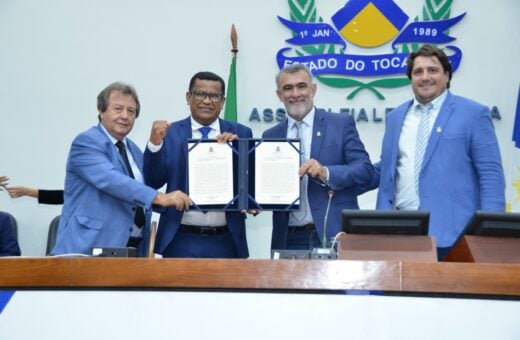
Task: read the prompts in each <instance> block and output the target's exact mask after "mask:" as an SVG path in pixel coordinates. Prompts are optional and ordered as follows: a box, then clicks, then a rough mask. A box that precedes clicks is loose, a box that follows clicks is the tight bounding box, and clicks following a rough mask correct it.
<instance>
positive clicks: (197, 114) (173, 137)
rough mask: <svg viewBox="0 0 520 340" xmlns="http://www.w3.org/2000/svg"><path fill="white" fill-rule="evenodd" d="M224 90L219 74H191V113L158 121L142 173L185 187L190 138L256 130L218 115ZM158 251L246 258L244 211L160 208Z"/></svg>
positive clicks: (153, 181) (222, 137) (153, 182)
mask: <svg viewBox="0 0 520 340" xmlns="http://www.w3.org/2000/svg"><path fill="white" fill-rule="evenodd" d="M224 93H225V84H224V81H223V80H222V78H221V77H219V76H218V75H216V74H214V73H212V72H199V73H197V74H195V75H194V76H193V77H192V78H191V80H190V84H189V88H188V92H187V93H186V101H187V103H188V105H189V106H190V110H191V116H189V117H187V118H185V119H182V120H180V121H177V122H174V123H169V122H167V121H164V120H161V121H156V122H154V124H153V127H152V131H151V135H150V141H149V142H148V146H147V148H146V151H145V154H144V178H145V182H146V183H147V184H148V185H150V186H152V187H154V188H160V187H162V186H163V185H164V184H166V185H167V188H166V190H167V191H168V192H169V191H175V190H180V191H183V192H186V191H187V176H186V158H187V139H189V138H210V139H214V138H217V139H218V140H219V141H220V142H225V141H231V140H234V139H236V138H237V137H238V138H251V137H252V136H253V133H252V131H251V129H249V128H248V127H246V126H244V125H241V124H238V123H233V122H228V121H225V120H222V119H219V118H218V116H219V114H220V111H221V110H222V108H223V107H224V102H225V100H226V99H225V97H224ZM208 131H209V132H208ZM208 171H211V169H208ZM155 251H156V253H159V254H162V255H163V257H197V258H247V257H248V256H249V252H248V248H247V241H246V232H245V215H243V214H241V213H239V212H222V211H209V212H202V211H197V210H195V209H192V210H189V211H185V212H183V211H177V210H175V209H166V210H165V211H164V212H162V213H161V218H160V221H159V228H158V231H157V239H156V243H155Z"/></svg>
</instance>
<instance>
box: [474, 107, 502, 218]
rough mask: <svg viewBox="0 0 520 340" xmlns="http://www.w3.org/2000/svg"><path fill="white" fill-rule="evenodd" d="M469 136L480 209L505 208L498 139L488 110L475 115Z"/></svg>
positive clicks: (498, 209) (499, 209) (485, 109)
mask: <svg viewBox="0 0 520 340" xmlns="http://www.w3.org/2000/svg"><path fill="white" fill-rule="evenodd" d="M471 135H472V138H471V150H470V152H471V158H472V159H473V164H474V166H475V169H476V171H477V173H478V177H479V179H480V180H479V187H480V188H479V189H480V200H481V209H482V210H490V211H504V210H505V179H504V170H503V168H502V161H501V157H500V150H499V146H498V141H497V138H496V135H495V129H494V127H493V123H492V121H491V115H490V113H489V110H488V109H487V108H485V107H483V109H482V110H481V112H480V114H478V115H477V116H476V119H475V121H474V124H473V129H472V134H471Z"/></svg>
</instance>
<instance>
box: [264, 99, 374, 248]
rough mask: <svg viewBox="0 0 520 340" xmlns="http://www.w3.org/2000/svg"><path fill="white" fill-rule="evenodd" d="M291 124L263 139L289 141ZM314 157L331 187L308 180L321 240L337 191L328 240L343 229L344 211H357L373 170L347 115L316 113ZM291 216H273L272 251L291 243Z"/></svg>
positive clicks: (313, 213)
mask: <svg viewBox="0 0 520 340" xmlns="http://www.w3.org/2000/svg"><path fill="white" fill-rule="evenodd" d="M287 122H288V120H287V119H285V120H284V121H283V122H281V123H280V124H278V125H276V126H274V127H272V128H270V129H268V130H266V131H265V132H264V133H263V135H262V137H263V138H286V137H287ZM310 156H311V158H313V159H316V160H317V161H318V162H320V163H321V164H322V165H324V166H326V167H327V168H328V170H329V186H330V187H322V186H320V185H318V184H317V183H315V182H314V181H308V187H307V196H308V198H309V206H310V208H311V213H312V219H313V221H314V224H315V226H316V229H317V231H318V234H319V237H320V239H322V237H323V229H324V225H323V223H324V218H325V210H326V207H327V202H328V191H329V190H333V191H334V197H333V198H332V201H331V205H330V210H329V217H328V222H327V239H329V238H331V237H334V236H335V235H336V234H337V233H338V232H339V231H340V226H341V211H342V209H357V208H359V206H358V202H357V189H356V188H357V187H358V186H362V185H366V184H368V183H369V182H370V181H371V180H372V177H373V173H374V170H373V167H372V164H371V163H370V158H369V157H368V154H367V152H366V151H365V146H364V145H363V143H362V142H361V140H360V139H359V135H358V132H357V130H356V125H355V122H354V119H353V118H352V117H351V116H349V115H346V114H337V113H330V112H326V111H324V110H318V109H317V110H316V114H315V116H314V123H313V131H312V142H311V155H310ZM288 222H289V213H287V212H274V213H273V235H272V240H271V248H272V249H283V248H285V244H286V241H287V232H288Z"/></svg>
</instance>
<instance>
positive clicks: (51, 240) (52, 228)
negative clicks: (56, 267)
mask: <svg viewBox="0 0 520 340" xmlns="http://www.w3.org/2000/svg"><path fill="white" fill-rule="evenodd" d="M60 217H61V215H58V216H56V217H54V218H53V220H52V221H51V224H50V225H49V233H48V234H47V250H46V251H45V255H49V254H50V253H51V250H52V248H54V245H55V244H56V236H57V235H58V225H59V224H60Z"/></svg>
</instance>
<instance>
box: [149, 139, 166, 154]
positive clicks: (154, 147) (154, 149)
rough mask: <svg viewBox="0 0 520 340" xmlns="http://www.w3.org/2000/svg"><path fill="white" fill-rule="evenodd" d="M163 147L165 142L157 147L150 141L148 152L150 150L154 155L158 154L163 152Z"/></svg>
mask: <svg viewBox="0 0 520 340" xmlns="http://www.w3.org/2000/svg"><path fill="white" fill-rule="evenodd" d="M162 145H163V142H161V144H159V145H155V144H153V143H152V142H150V141H148V143H147V147H148V150H150V151H151V152H153V153H155V152H158V151H159V150H161V148H162Z"/></svg>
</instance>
